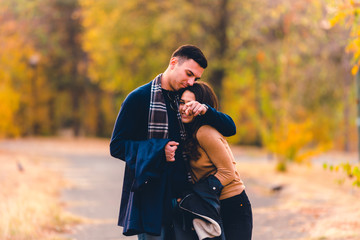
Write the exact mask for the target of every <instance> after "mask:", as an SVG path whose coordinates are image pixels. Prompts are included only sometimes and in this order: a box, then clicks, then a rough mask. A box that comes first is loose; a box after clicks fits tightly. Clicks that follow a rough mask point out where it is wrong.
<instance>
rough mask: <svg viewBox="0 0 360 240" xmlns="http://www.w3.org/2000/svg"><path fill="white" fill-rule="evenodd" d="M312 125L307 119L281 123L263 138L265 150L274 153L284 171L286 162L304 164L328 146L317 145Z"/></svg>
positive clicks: (324, 144) (323, 144)
mask: <svg viewBox="0 0 360 240" xmlns="http://www.w3.org/2000/svg"><path fill="white" fill-rule="evenodd" d="M313 128H314V123H313V122H312V121H311V120H310V119H308V120H306V121H303V122H292V121H289V122H283V123H282V124H280V125H278V126H276V127H274V129H273V130H271V131H269V132H268V134H267V136H265V141H264V142H265V148H266V149H267V150H268V151H270V152H272V153H274V154H275V155H276V156H277V158H278V161H279V163H280V166H281V170H282V171H284V170H286V161H295V162H299V163H301V162H304V161H306V160H309V159H310V158H311V157H313V156H315V155H317V154H320V153H321V152H323V151H324V150H325V149H326V148H327V147H328V145H327V144H326V143H325V142H324V143H320V144H317V143H316V142H315V141H314V140H315V136H314V133H313Z"/></svg>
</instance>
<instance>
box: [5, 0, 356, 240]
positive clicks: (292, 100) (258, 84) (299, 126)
mask: <svg viewBox="0 0 360 240" xmlns="http://www.w3.org/2000/svg"><path fill="white" fill-rule="evenodd" d="M359 13H360V3H359V1H355V0H291V1H288V0H252V1H235V0H212V1H209V0H172V1H168V0H121V1H118V0H101V1H100V0H16V1H14V0H0V140H1V141H0V164H1V168H0V199H1V201H0V239H6V240H8V239H11V240H23V239H26V240H29V239H59V238H44V237H43V236H44V234H45V235H46V234H47V233H48V232H66V231H68V227H67V224H69V223H79V222H82V221H83V219H80V220H79V219H78V218H77V217H74V216H72V215H70V216H69V215H67V214H65V215H64V211H63V207H64V204H63V203H62V202H61V201H60V200H59V196H60V192H61V191H63V190H64V188H66V187H68V185H67V184H66V183H64V182H63V178H64V176H65V178H66V179H67V180H69V179H70V180H71V181H73V182H74V183H77V184H80V185H76V184H75V185H76V187H70V190H69V189H68V190H66V191H65V201H68V200H69V199H70V200H71V201H75V202H77V205H76V204H75V206H77V207H78V208H79V206H80V205H81V204H79V202H80V203H86V204H88V203H87V201H88V200H89V199H93V200H94V202H95V201H96V203H91V204H92V205H91V204H90V205H86V204H85V205H84V204H83V205H84V206H82V207H83V209H84V212H85V213H83V212H81V211H80V212H76V211H73V212H75V213H76V214H79V215H81V216H86V217H89V218H91V217H94V216H93V215H91V214H95V213H96V214H105V213H104V212H106V211H104V209H102V208H103V207H104V206H106V207H114V208H115V209H108V210H107V212H106V214H108V215H104V216H101V217H102V218H103V220H102V221H103V223H102V224H103V225H101V224H99V222H97V225H96V226H98V227H99V229H100V230H99V229H98V230H94V231H97V232H98V234H99V236H102V238H101V237H99V238H96V237H94V238H89V237H88V235H86V236H85V237H83V238H81V237H79V236H77V237H76V238H75V237H73V238H72V239H78V240H83V239H84V240H88V239H96V240H99V239H105V237H104V236H105V235H104V233H108V234H109V236H108V237H107V238H106V239H119V237H120V236H121V230H119V229H118V228H117V227H116V217H117V216H116V214H117V210H118V209H117V206H118V201H119V194H120V191H121V188H120V185H121V184H120V185H119V183H121V180H122V176H121V174H119V171H120V172H121V170H119V169H121V167H123V166H122V165H121V166H120V165H118V164H123V163H122V162H121V161H107V162H106V164H104V162H103V160H104V159H108V160H114V159H110V156H109V152H108V141H109V139H110V136H111V132H112V129H113V125H114V122H115V119H116V116H117V114H118V111H119V109H120V106H121V103H122V101H123V100H124V99H125V97H126V96H127V94H128V93H130V91H132V90H133V89H135V88H136V87H138V86H140V85H142V84H145V83H147V82H149V81H151V80H152V79H153V78H154V77H155V76H156V75H157V74H159V73H161V72H163V71H164V70H165V69H166V68H167V66H168V63H169V60H170V56H171V53H172V52H173V51H174V50H175V49H176V48H177V47H178V46H180V45H182V44H194V45H197V46H198V47H200V48H201V49H202V50H203V52H204V54H205V55H206V57H207V59H208V62H209V66H208V68H207V69H206V71H205V72H204V75H203V77H202V79H203V80H205V81H207V82H208V83H210V84H211V85H212V86H213V87H214V89H215V91H216V93H217V95H218V97H219V100H220V105H221V111H223V112H225V113H227V114H229V115H230V116H231V117H232V118H233V119H234V121H235V123H236V125H237V134H236V135H235V136H233V137H231V138H229V141H230V142H231V143H232V144H233V145H232V146H234V147H233V151H234V154H235V155H236V159H237V161H238V163H240V164H238V165H239V172H241V174H242V176H244V179H245V182H246V184H247V186H249V194H250V195H251V199H252V203H253V204H254V205H253V207H254V217H255V218H254V222H255V225H254V229H255V230H254V234H255V235H254V238H255V239H261V240H267V239H269V240H273V239H336V240H339V239H359V238H358V237H359V235H358V231H357V230H356V229H359V228H360V222H359V219H360V215H356V214H354V213H355V212H356V211H354V208H353V207H354V205H353V204H354V202H356V203H358V201H357V200H356V201H355V199H358V197H357V196H360V195H356V194H359V192H356V191H359V188H356V189H357V190H354V188H353V187H352V185H356V186H360V166H359V164H358V156H357V153H358V142H359V141H358V137H357V135H358V134H357V132H358V129H357V121H356V119H357V115H358V111H357V109H358V94H359V93H360V91H359V90H358V89H360V87H359V86H360V84H357V81H359V82H360V74H359V73H358V66H359V59H358V58H359V56H360V37H359V36H360V28H359V25H360V24H359ZM58 137H60V138H58ZM62 137H66V138H62ZM64 139H65V140H64ZM245 149H247V150H245ZM249 149H250V150H249ZM334 152H336V153H337V154H334ZM355 155H356V156H355ZM354 156H355V157H354ZM52 158H57V160H56V159H55V160H54V159H52ZM50 159H52V160H50ZM59 159H60V160H59ZM269 159H273V160H275V161H271V163H270V165H269V164H268V162H267V161H268V160H269ZM314 159H315V161H313V160H314ZM336 159H340V160H339V161H335V162H334V160H336ZM311 161H313V162H316V163H320V164H317V165H316V166H317V167H318V168H316V167H314V168H312V169H308V168H302V167H296V168H291V167H289V165H290V164H289V163H291V162H295V163H306V164H302V166H310V163H311ZM349 161H350V162H351V163H349ZM44 164H45V165H44ZM110 164H111V165H110ZM63 165H64V166H63ZM274 166H275V169H276V170H278V171H273V170H274ZM297 166H298V165H297ZM299 166H300V165H299ZM322 168H325V169H327V170H328V169H329V170H331V171H332V172H334V175H332V176H330V175H327V174H328V173H329V172H330V171H321V169H322ZM51 169H52V170H51ZM340 170H342V175H339V172H340ZM54 171H55V173H54ZM279 171H281V172H283V173H282V174H284V175H281V174H279ZM286 171H287V175H285V173H284V172H286ZM335 172H336V173H335ZM59 173H60V174H59ZM109 173H111V174H109ZM94 176H96V177H94ZM109 177H112V178H113V180H109ZM337 177H340V180H339V179H337ZM100 178H101V180H99V179H100ZM50 179H51V181H50ZM309 179H310V181H311V184H309ZM290 181H292V182H290ZM110 182H111V183H113V185H111V186H110V184H109V183H110ZM335 182H337V183H335ZM334 183H335V184H334ZM96 184H97V185H96ZM346 184H347V185H346ZM29 186H31V187H29ZM104 186H106V187H107V188H105V187H104ZM324 186H326V187H324ZM345 186H346V187H345ZM90 189H91V191H90ZM99 190H103V192H98V191H99ZM320 190H321V191H320ZM330 190H331V193H330ZM279 192H280V193H281V194H279ZM299 193H301V194H299ZM109 194H113V195H109ZM63 195H64V194H63ZM66 196H68V198H66ZM69 196H71V197H69ZM340 196H341V199H340V198H339V197H340ZM97 197H99V198H100V197H101V199H98V200H96V199H97ZM339 199H340V200H339ZM110 200H111V201H113V202H111V203H110V202H108V201H110ZM359 204H360V203H359ZM359 204H358V205H359ZM70 205H71V204H70ZM89 206H90V207H89ZM95 206H98V208H97V207H95ZM334 206H335V207H334ZM80 207H81V206H80ZM355 208H356V207H355ZM359 208H360V205H359V207H358V208H356V209H359ZM54 209H55V210H54ZM89 212H90V213H89ZM19 216H20V217H19ZM340 216H341V217H340ZM329 217H330V218H331V219H330V220H329ZM96 218H100V217H99V216H98V215H96ZM299 218H300V220H299ZM109 219H110V220H109ZM114 219H115V220H114ZM274 219H276V220H274ZM340 221H341V222H340ZM30 223H31V224H30ZM105 223H106V224H107V225H106V224H105ZM284 224H287V225H286V227H284ZM294 225H297V226H300V227H299V229H298V230H294V228H293V226H294ZM101 226H106V227H107V228H101ZM314 226H315V227H314ZM92 227H94V225H92ZM110 227H111V228H115V229H114V230H111V231H109V228H110ZM39 229H40V230H39ZM91 229H94V228H91ZM278 229H284V231H278ZM333 229H335V230H333ZM349 229H350V230H349ZM83 232H84V234H94V233H93V232H91V231H88V229H85V230H83ZM90 232H91V233H90ZM274 233H276V234H278V235H277V236H276V237H274V236H273V234H274ZM325 233H326V234H325ZM110 234H113V235H112V236H111V237H110ZM309 234H310V235H312V238H311V237H309ZM295 235H296V236H297V238H296V237H294V236H295ZM94 236H95V235H94ZM349 236H350V237H349ZM342 237H343V238H342ZM351 237H352V238H351ZM61 239H63V238H61Z"/></svg>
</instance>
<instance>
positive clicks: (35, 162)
mask: <svg viewBox="0 0 360 240" xmlns="http://www.w3.org/2000/svg"><path fill="white" fill-rule="evenodd" d="M44 160H45V159H41V158H39V157H36V158H35V157H31V156H30V157H28V156H25V155H21V154H15V153H7V152H0V166H1V168H0V199H1V200H0V239H3V240H10V239H11V240H25V239H26V240H32V239H34V240H35V239H36V240H50V239H52V240H55V239H59V238H58V237H57V236H56V235H57V233H61V232H66V230H67V229H68V228H69V226H71V225H72V224H75V223H79V222H80V221H81V219H80V218H78V217H75V216H73V215H71V214H69V213H66V212H65V211H64V206H63V205H62V203H61V202H60V200H59V193H60V190H61V189H62V188H64V187H65V185H66V183H65V182H64V180H63V179H62V177H61V175H60V174H59V173H56V172H53V171H51V170H49V169H48V168H46V167H45V166H44V165H43V164H42V163H43V161H44ZM18 163H20V164H21V167H22V168H23V169H22V170H21V168H19V165H18Z"/></svg>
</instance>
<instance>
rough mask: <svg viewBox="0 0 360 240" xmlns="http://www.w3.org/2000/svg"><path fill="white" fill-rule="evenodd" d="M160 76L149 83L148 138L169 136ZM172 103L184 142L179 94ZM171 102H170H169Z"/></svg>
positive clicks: (185, 157)
mask: <svg viewBox="0 0 360 240" xmlns="http://www.w3.org/2000/svg"><path fill="white" fill-rule="evenodd" d="M161 77H162V74H159V75H158V76H157V77H156V78H155V79H154V80H153V81H152V84H151V95H150V108H149V118H148V139H150V138H169V121H168V115H167V110H166V104H165V98H164V95H163V92H162V89H161ZM170 101H174V102H173V104H174V105H175V107H176V110H177V111H176V116H177V120H178V123H179V126H180V136H181V140H182V142H183V143H184V142H185V140H186V138H187V135H186V130H185V127H184V124H183V122H182V121H181V114H180V112H179V110H178V109H179V95H178V94H175V97H174V99H170ZM170 104H171V103H170ZM182 157H183V159H184V161H185V164H188V162H187V159H188V158H187V155H186V154H185V153H184V152H182ZM188 181H190V182H191V176H190V172H189V171H188Z"/></svg>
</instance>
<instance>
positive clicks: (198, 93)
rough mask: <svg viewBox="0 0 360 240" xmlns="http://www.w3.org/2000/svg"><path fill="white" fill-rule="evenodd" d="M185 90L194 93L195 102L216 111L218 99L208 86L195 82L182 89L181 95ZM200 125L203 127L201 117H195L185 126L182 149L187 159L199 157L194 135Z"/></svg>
mask: <svg viewBox="0 0 360 240" xmlns="http://www.w3.org/2000/svg"><path fill="white" fill-rule="evenodd" d="M186 90H188V91H190V92H192V93H194V95H195V99H196V101H198V102H200V103H202V104H206V105H208V106H209V107H212V108H215V109H216V110H218V106H219V104H218V99H217V97H216V95H215V92H214V90H213V89H212V88H211V87H210V85H209V84H207V83H205V82H202V81H197V82H195V83H194V85H193V86H189V87H187V88H185V89H183V91H182V93H184V92H185V91H186ZM182 93H181V94H182ZM202 125H204V122H203V119H202V117H195V119H194V121H193V122H191V123H189V124H187V125H186V126H185V127H186V130H187V133H188V139H187V141H186V142H185V146H184V147H185V153H186V154H187V155H188V156H189V158H188V159H192V160H197V159H199V157H200V153H199V151H198V147H199V142H198V141H197V139H196V133H197V131H198V130H199V128H200V127H201V126H202Z"/></svg>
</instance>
